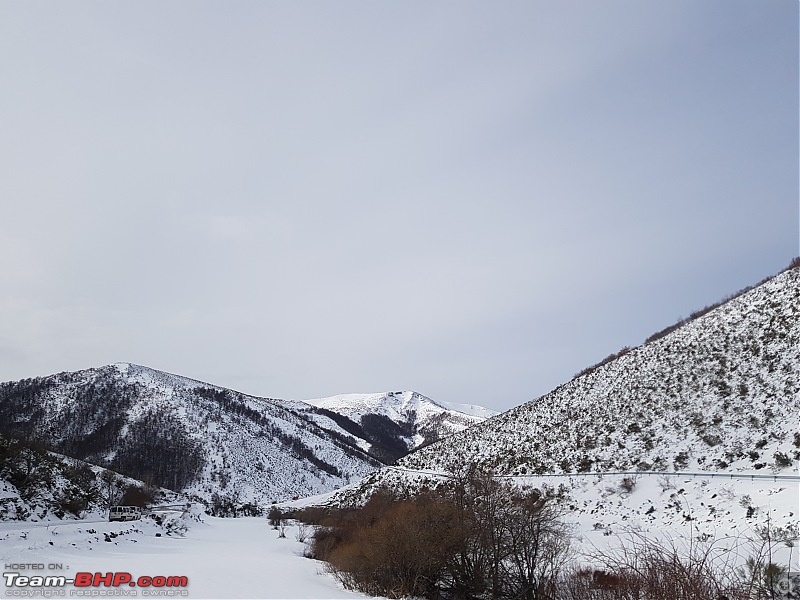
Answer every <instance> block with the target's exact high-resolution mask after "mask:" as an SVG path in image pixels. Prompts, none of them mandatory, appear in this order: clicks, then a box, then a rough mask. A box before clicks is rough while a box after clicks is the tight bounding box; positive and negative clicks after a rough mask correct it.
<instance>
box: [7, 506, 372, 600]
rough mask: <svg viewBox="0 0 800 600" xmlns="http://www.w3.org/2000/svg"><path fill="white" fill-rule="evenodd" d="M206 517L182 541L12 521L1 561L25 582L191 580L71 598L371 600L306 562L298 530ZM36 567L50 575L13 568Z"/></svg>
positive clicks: (125, 528) (115, 528)
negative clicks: (55, 578)
mask: <svg viewBox="0 0 800 600" xmlns="http://www.w3.org/2000/svg"><path fill="white" fill-rule="evenodd" d="M202 519H203V520H202V522H198V521H194V520H189V521H188V522H187V524H188V530H186V531H185V532H183V535H180V534H178V533H173V534H171V535H170V534H167V532H166V530H165V529H164V528H163V527H161V526H158V525H156V524H155V523H154V522H153V521H151V520H148V519H145V520H142V521H130V522H127V523H109V522H107V521H105V520H93V521H69V522H67V521H65V522H59V523H53V522H50V523H29V522H5V523H0V559H2V562H3V566H4V567H5V568H4V572H5V573H8V572H18V573H20V574H22V575H26V576H27V575H45V576H46V575H63V576H65V577H67V578H72V577H75V575H76V573H80V572H88V573H103V574H105V573H109V572H115V573H123V572H126V573H130V574H131V576H132V577H133V580H134V581H135V580H136V579H137V578H138V577H141V576H150V577H155V576H158V575H163V576H166V577H169V576H185V577H186V578H187V579H188V587H186V588H166V587H162V588H160V589H156V588H152V587H151V588H142V587H131V586H128V585H123V586H120V587H118V588H110V587H109V588H106V587H103V586H101V587H99V588H91V589H90V588H74V587H72V586H67V588H66V596H69V595H70V591H78V590H82V591H87V589H88V590H89V591H93V590H97V591H99V592H100V594H101V595H106V594H105V593H104V592H112V593H113V592H114V591H117V592H126V593H127V594H129V595H128V597H144V596H146V595H149V594H153V593H154V592H155V593H163V592H168V591H172V592H173V593H174V595H173V596H172V597H188V598H367V597H368V596H364V595H362V594H357V593H353V592H349V591H347V590H344V589H342V587H341V586H340V585H339V584H338V583H337V582H336V581H335V580H334V579H333V577H331V576H330V575H328V574H326V573H324V570H323V564H322V563H320V562H317V561H314V560H310V559H307V558H304V557H303V544H302V543H300V542H298V541H297V540H296V532H297V527H296V526H290V527H287V528H286V531H285V533H286V537H285V538H283V539H280V538H278V532H277V531H275V530H273V529H271V528H270V527H269V525H268V524H267V522H266V519H263V518H242V519H220V518H215V517H208V516H203V517H202ZM178 525H180V522H178ZM157 534H160V536H157ZM112 536H113V537H112ZM30 564H34V565H43V566H44V569H30V568H28V569H18V568H16V569H15V568H9V567H13V566H14V565H20V566H23V565H30ZM59 565H60V568H58V566H59ZM49 566H55V567H56V568H48V567H49ZM4 583H5V582H4ZM3 588H4V592H5V595H7V596H8V595H9V594H8V592H23V591H27V592H33V591H34V590H35V589H36V588H32V587H27V588H26V587H20V588H17V589H16V590H15V589H13V588H10V587H7V586H5V585H4V586H3ZM183 591H186V594H185V595H183ZM133 592H136V596H133ZM14 595H15V596H18V597H19V596H21V594H17V593H15V594H14ZM109 595H110V594H109ZM28 597H31V596H30V595H28ZM40 597H41V596H40Z"/></svg>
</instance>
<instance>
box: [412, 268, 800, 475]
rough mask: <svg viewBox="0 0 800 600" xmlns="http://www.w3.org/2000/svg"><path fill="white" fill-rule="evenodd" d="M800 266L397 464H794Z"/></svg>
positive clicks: (799, 392)
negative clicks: (459, 459) (456, 459)
mask: <svg viewBox="0 0 800 600" xmlns="http://www.w3.org/2000/svg"><path fill="white" fill-rule="evenodd" d="M798 415H800V268H797V267H795V268H791V269H788V270H787V271H784V272H783V273H781V274H780V275H778V276H776V277H774V278H772V279H770V280H767V281H766V282H764V283H763V284H761V285H759V286H758V287H756V288H754V289H752V290H750V291H749V292H746V293H744V294H742V295H740V296H738V297H736V298H734V299H732V300H730V301H728V302H726V303H724V304H722V305H721V306H718V307H717V308H715V309H713V310H711V311H709V312H707V313H706V314H703V315H702V316H700V317H698V318H697V319H695V320H693V321H690V322H688V323H685V324H684V325H683V326H682V327H679V328H678V329H676V330H675V331H673V332H671V333H669V334H667V335H665V336H663V337H661V338H659V339H656V340H653V341H651V342H649V343H646V344H644V345H642V346H639V347H637V348H634V349H632V350H629V351H627V352H624V353H622V354H621V355H620V356H618V357H617V358H616V359H615V360H612V361H609V362H608V363H606V364H602V365H600V366H598V367H597V368H595V369H594V370H591V371H589V372H586V373H584V374H582V375H580V376H578V377H576V378H575V379H573V380H572V381H570V382H568V383H565V384H563V385H561V386H559V387H558V388H556V389H555V390H553V391H552V392H550V393H548V394H545V395H544V396H542V397H540V398H537V399H535V400H532V401H530V402H527V403H526V404H523V405H521V406H519V407H516V408H514V409H512V410H510V411H508V412H505V413H503V414H501V415H498V416H495V417H493V418H491V419H488V420H487V421H485V422H484V423H481V424H478V425H476V426H475V427H473V428H471V429H469V431H466V432H462V433H457V434H455V435H453V436H450V437H448V438H446V439H443V440H442V441H440V442H437V443H436V444H432V445H430V446H427V447H425V448H423V449H421V450H419V451H417V452H414V453H412V454H410V455H408V456H407V457H405V458H403V459H402V460H400V461H399V463H398V464H399V465H400V466H403V467H406V468H411V469H432V470H442V469H445V468H446V467H447V465H448V463H449V462H450V461H451V460H452V457H454V456H460V457H463V458H464V459H465V460H467V461H471V462H477V463H481V464H484V465H486V466H488V467H490V468H492V469H494V470H495V472H497V473H499V474H504V475H525V474H536V473H559V472H562V473H563V472H609V471H627V470H641V471H673V470H675V471H686V470H693V471H694V470H701V471H702V470H707V471H732V472H733V471H735V472H754V473H756V472H761V473H763V472H781V471H786V472H789V471H791V470H792V469H793V464H794V463H795V462H796V461H797V460H798V459H800V431H799V430H798V429H799V428H798Z"/></svg>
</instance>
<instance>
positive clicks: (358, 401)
mask: <svg viewBox="0 0 800 600" xmlns="http://www.w3.org/2000/svg"><path fill="white" fill-rule="evenodd" d="M306 402H307V403H308V404H311V405H312V406H316V407H318V408H322V409H326V410H329V411H333V412H336V413H338V414H340V415H344V416H346V417H347V418H349V419H350V420H352V421H354V422H356V423H361V424H362V425H369V424H370V423H374V421H375V420H376V417H377V416H380V417H383V418H385V419H386V420H387V421H390V422H392V423H394V424H395V425H396V426H398V427H399V428H400V430H401V431H402V434H401V437H402V438H403V439H404V440H405V443H406V448H407V450H413V449H414V448H417V447H419V446H421V445H424V444H426V443H430V442H432V441H435V440H438V439H441V438H443V437H446V436H448V435H451V434H453V433H456V432H461V431H463V430H465V429H467V428H468V427H471V426H472V425H475V424H476V423H480V422H483V421H484V420H486V419H487V418H489V417H490V416H493V415H494V414H495V412H494V411H492V410H490V409H488V408H484V407H482V406H473V405H467V404H446V403H444V402H435V401H434V400H432V399H430V398H428V397H427V396H424V395H422V394H420V393H419V392H414V391H400V392H380V393H375V394H341V395H338V396H330V397H328V398H316V399H312V400H306Z"/></svg>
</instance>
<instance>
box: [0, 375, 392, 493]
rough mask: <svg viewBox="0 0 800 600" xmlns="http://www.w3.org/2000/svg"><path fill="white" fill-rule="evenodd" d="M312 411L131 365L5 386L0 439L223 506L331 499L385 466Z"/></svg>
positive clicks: (0, 393) (0, 388)
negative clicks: (315, 496)
mask: <svg viewBox="0 0 800 600" xmlns="http://www.w3.org/2000/svg"><path fill="white" fill-rule="evenodd" d="M309 411H313V409H312V408H311V407H310V406H308V405H304V404H302V403H294V402H283V401H280V400H275V399H269V398H255V397H252V396H247V395H245V394H241V393H238V392H234V391H231V390H227V389H224V388H220V387H217V386H213V385H209V384H206V383H202V382H199V381H196V380H193V379H189V378H185V377H179V376H176V375H171V374H168V373H163V372H160V371H156V370H154V369H149V368H147V367H142V366H139V365H133V364H128V363H118V364H115V365H108V366H105V367H100V368H96V369H87V370H84V371H78V372H75V373H59V374H56V375H51V376H49V377H41V378H36V379H28V380H23V381H18V382H10V383H4V384H0V433H3V434H10V435H15V436H19V437H23V438H28V439H33V440H35V441H37V442H39V443H40V444H41V445H43V446H44V447H47V448H49V449H51V450H55V451H58V452H61V453H63V454H66V455H68V456H73V457H76V458H79V459H83V460H87V461H89V462H92V463H95V464H99V465H103V466H108V467H110V468H113V469H114V470H116V471H119V472H121V473H125V474H126V475H129V476H131V477H135V478H137V479H142V480H144V481H146V482H148V483H152V484H156V485H159V486H162V487H166V488H169V489H173V490H175V491H183V492H185V493H189V494H195V495H196V496H198V497H199V498H202V499H204V500H205V501H210V502H212V503H214V504H216V505H218V506H219V507H224V506H227V505H231V504H245V503H265V502H269V501H271V500H278V499H285V498H289V497H292V496H298V495H307V494H312V493H318V492H322V491H326V490H330V489H333V488H334V487H337V486H339V485H342V484H344V483H347V482H348V481H349V480H350V478H351V477H353V478H357V477H362V476H364V475H366V474H367V473H369V472H371V471H373V470H374V469H375V468H376V467H379V466H380V465H381V463H380V462H379V461H378V460H376V459H375V458H373V457H371V456H369V455H368V454H367V452H365V451H364V450H363V449H362V448H361V447H360V446H361V445H363V444H361V445H360V444H359V442H358V441H357V440H355V439H354V438H353V437H352V436H351V435H350V434H349V433H348V432H347V431H345V430H344V429H342V428H341V427H340V426H339V425H338V424H337V423H336V421H335V420H333V419H331V418H328V417H326V416H324V415H319V414H315V415H313V418H312V417H311V416H309V414H308V412H309Z"/></svg>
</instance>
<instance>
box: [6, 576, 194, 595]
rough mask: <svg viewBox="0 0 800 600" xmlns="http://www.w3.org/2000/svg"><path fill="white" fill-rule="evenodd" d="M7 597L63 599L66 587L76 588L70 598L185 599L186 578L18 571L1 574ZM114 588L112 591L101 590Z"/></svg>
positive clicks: (71, 592)
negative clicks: (68, 575) (61, 597)
mask: <svg viewBox="0 0 800 600" xmlns="http://www.w3.org/2000/svg"><path fill="white" fill-rule="evenodd" d="M3 580H4V581H5V584H6V593H5V595H6V596H8V597H21V598H22V597H27V598H31V597H36V596H38V597H53V596H66V595H67V594H66V590H64V589H63V588H66V587H67V586H73V587H75V588H79V589H73V590H70V591H69V595H70V596H138V595H139V593H138V591H139V590H135V589H131V588H141V595H142V596H156V597H158V596H169V597H175V596H188V595H189V592H188V591H187V590H186V589H183V588H186V587H187V586H188V585H189V578H188V577H186V576H185V575H169V576H166V575H154V576H150V575H142V576H140V577H136V578H134V577H133V575H131V574H130V573H128V572H126V571H121V572H113V571H112V572H110V573H87V572H80V573H75V577H66V576H64V575H23V574H21V573H18V572H5V573H3ZM103 588H113V589H103Z"/></svg>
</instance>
